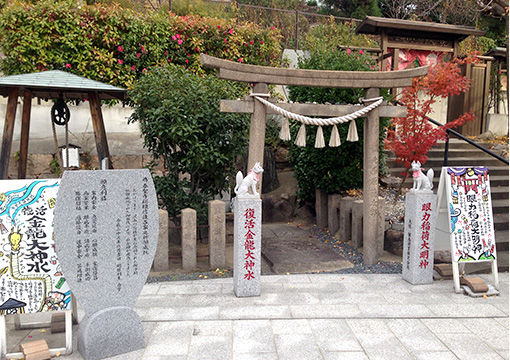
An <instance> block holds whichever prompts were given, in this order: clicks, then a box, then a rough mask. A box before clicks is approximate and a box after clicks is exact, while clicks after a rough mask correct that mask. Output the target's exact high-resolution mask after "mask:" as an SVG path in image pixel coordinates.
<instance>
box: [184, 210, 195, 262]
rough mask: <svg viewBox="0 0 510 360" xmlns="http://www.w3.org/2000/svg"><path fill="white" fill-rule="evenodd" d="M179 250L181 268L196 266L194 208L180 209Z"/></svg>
mask: <svg viewBox="0 0 510 360" xmlns="http://www.w3.org/2000/svg"><path fill="white" fill-rule="evenodd" d="M181 227H182V229H181V239H182V240H181V241H182V242H181V252H182V268H183V270H185V271H191V270H195V269H196V268H197V212H196V211H195V210H194V209H189V208H188V209H183V210H181Z"/></svg>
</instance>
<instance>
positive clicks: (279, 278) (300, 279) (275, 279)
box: [260, 274, 311, 284]
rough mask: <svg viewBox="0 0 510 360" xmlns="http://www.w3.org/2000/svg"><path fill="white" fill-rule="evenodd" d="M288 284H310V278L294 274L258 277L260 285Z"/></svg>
mask: <svg viewBox="0 0 510 360" xmlns="http://www.w3.org/2000/svg"><path fill="white" fill-rule="evenodd" d="M289 282H293V283H310V282H311V281H310V276H309V275H307V274H294V275H292V276H289V275H266V276H261V277H260V283H261V284H269V283H282V284H286V283H289Z"/></svg>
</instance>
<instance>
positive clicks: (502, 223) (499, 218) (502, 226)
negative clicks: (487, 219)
mask: <svg viewBox="0 0 510 360" xmlns="http://www.w3.org/2000/svg"><path fill="white" fill-rule="evenodd" d="M492 216H493V218H494V230H496V231H498V230H503V231H504V230H506V231H508V212H507V213H506V214H505V213H498V214H494V213H493V214H492ZM506 241H507V242H508V237H507V238H506Z"/></svg>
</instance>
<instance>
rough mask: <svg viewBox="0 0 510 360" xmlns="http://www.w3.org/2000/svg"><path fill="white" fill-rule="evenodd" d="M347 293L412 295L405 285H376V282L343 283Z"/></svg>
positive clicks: (383, 283) (382, 283) (384, 283)
mask: <svg viewBox="0 0 510 360" xmlns="http://www.w3.org/2000/svg"><path fill="white" fill-rule="evenodd" d="M342 285H343V286H344V287H345V289H346V290H347V291H352V292H365V293H370V292H373V291H377V292H379V291H385V292H395V293H402V294H403V296H406V295H407V294H410V293H411V292H412V289H411V288H410V287H408V286H407V285H406V284H403V283H400V282H399V283H386V282H381V283H376V282H366V283H356V282H348V283H342Z"/></svg>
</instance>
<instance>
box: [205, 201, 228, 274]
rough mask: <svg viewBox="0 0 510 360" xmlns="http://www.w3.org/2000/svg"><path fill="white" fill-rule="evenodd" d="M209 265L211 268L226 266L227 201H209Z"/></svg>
mask: <svg viewBox="0 0 510 360" xmlns="http://www.w3.org/2000/svg"><path fill="white" fill-rule="evenodd" d="M208 205H209V266H210V267H211V269H216V268H223V267H225V248H226V235H225V231H226V224H225V203H224V202H223V201H221V200H212V201H209V204H208Z"/></svg>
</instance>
